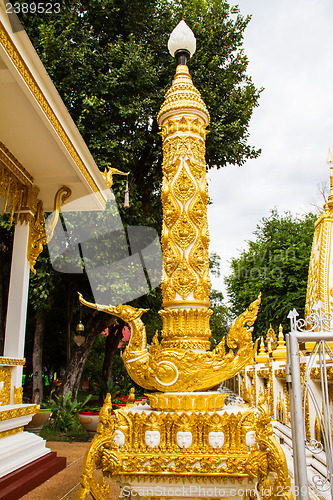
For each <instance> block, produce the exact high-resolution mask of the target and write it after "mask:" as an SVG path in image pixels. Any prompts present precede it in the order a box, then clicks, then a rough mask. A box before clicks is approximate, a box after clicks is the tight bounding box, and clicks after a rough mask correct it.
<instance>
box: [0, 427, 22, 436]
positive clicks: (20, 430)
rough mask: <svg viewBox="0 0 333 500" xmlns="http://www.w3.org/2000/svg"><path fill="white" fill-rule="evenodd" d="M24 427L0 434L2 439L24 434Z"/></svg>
mask: <svg viewBox="0 0 333 500" xmlns="http://www.w3.org/2000/svg"><path fill="white" fill-rule="evenodd" d="M23 431H24V427H16V428H15V429H9V430H8V431H2V432H0V439H1V438H4V437H7V436H13V435H14V434H18V433H19V432H23Z"/></svg>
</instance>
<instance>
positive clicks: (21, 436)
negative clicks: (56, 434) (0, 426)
mask: <svg viewBox="0 0 333 500" xmlns="http://www.w3.org/2000/svg"><path fill="white" fill-rule="evenodd" d="M45 444H46V442H45V441H44V439H42V438H41V437H39V436H36V435H35V434H32V433H31V432H25V431H23V432H19V433H17V434H14V435H12V436H7V437H4V438H1V439H0V477H3V476H5V475H6V474H9V473H10V472H13V471H15V470H16V469H18V468H19V467H23V466H24V465H27V464H28V463H30V462H32V461H33V460H36V459H37V458H40V457H42V456H44V455H46V454H47V453H50V451H51V450H49V449H48V448H46V447H45Z"/></svg>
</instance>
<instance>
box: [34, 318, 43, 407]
mask: <svg viewBox="0 0 333 500" xmlns="http://www.w3.org/2000/svg"><path fill="white" fill-rule="evenodd" d="M45 318H46V311H45V309H41V310H40V311H39V312H38V313H37V316H36V328H35V336H34V349H33V352H32V374H33V376H32V402H33V403H35V404H40V403H41V402H42V401H43V337H44V326H45Z"/></svg>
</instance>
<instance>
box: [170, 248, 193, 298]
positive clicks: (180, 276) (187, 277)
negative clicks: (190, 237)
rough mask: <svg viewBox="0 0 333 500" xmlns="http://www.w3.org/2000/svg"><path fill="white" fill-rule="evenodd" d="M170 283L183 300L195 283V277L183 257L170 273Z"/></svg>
mask: <svg viewBox="0 0 333 500" xmlns="http://www.w3.org/2000/svg"><path fill="white" fill-rule="evenodd" d="M171 283H172V286H173V288H174V289H175V290H176V292H177V293H178V294H179V295H180V296H181V298H182V299H183V300H185V299H186V298H187V297H188V295H189V294H190V293H191V292H192V291H193V289H194V288H195V286H196V284H197V277H196V275H195V273H194V272H193V271H192V269H191V268H190V266H189V264H188V262H187V261H186V259H185V258H183V259H182V261H181V263H180V264H179V266H178V267H177V269H176V271H175V272H174V273H173V275H172V279H171Z"/></svg>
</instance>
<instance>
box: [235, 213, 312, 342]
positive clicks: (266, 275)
mask: <svg viewBox="0 0 333 500" xmlns="http://www.w3.org/2000/svg"><path fill="white" fill-rule="evenodd" d="M315 220H316V216H315V215H314V214H312V213H309V214H307V215H305V216H304V217H298V216H293V215H291V214H290V213H289V212H286V213H284V214H283V215H279V214H278V212H277V210H276V209H274V210H272V211H271V213H270V215H269V216H268V217H263V218H262V219H261V221H260V223H259V224H258V225H257V229H256V230H255V231H254V236H255V239H254V240H251V241H249V242H248V248H247V250H243V251H242V252H241V254H240V255H239V257H237V258H233V259H232V261H231V268H232V272H231V274H230V275H229V276H228V277H227V278H226V280H225V281H226V284H227V291H228V294H229V298H230V302H231V305H232V306H231V309H232V312H233V313H234V314H236V315H238V314H240V313H241V312H243V311H244V310H245V309H246V308H247V307H248V305H249V304H250V303H251V302H252V301H253V300H255V298H256V296H257V295H258V294H259V292H261V294H262V297H261V306H260V309H259V314H258V318H257V320H256V323H255V330H254V336H255V337H257V336H259V335H263V334H264V333H265V332H267V330H268V328H269V324H270V323H272V326H273V328H275V329H277V328H278V326H279V324H280V323H281V324H282V326H283V328H284V331H288V330H289V326H290V324H289V320H288V319H287V315H288V313H289V311H290V310H291V309H293V308H294V307H295V308H296V309H297V311H298V312H299V313H300V315H303V314H304V307H305V299H306V289H307V279H308V268H309V259H310V254H311V247H312V240H313V232H314V222H315Z"/></svg>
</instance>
